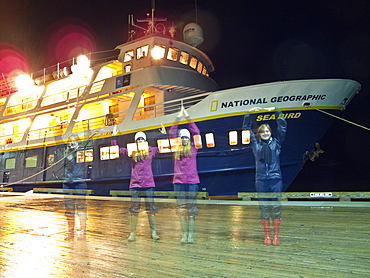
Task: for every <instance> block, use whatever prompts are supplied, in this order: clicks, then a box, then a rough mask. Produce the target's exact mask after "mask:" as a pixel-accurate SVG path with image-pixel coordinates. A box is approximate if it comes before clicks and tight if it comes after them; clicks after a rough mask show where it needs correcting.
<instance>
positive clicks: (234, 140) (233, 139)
mask: <svg viewBox="0 0 370 278" xmlns="http://www.w3.org/2000/svg"><path fill="white" fill-rule="evenodd" d="M229 144H230V145H231V146H235V145H237V144H238V132H237V131H235V130H233V131H229Z"/></svg>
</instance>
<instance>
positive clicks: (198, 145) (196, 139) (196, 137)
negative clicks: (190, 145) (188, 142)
mask: <svg viewBox="0 0 370 278" xmlns="http://www.w3.org/2000/svg"><path fill="white" fill-rule="evenodd" d="M193 140H194V146H195V148H196V149H201V148H202V147H203V145H202V137H201V136H200V134H196V135H194V136H193Z"/></svg>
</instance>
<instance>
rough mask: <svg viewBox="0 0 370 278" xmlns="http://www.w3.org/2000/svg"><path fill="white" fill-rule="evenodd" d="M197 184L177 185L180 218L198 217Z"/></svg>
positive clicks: (175, 185) (175, 187) (175, 188)
mask: <svg viewBox="0 0 370 278" xmlns="http://www.w3.org/2000/svg"><path fill="white" fill-rule="evenodd" d="M198 187H199V186H198V184H197V183H175V184H174V190H175V193H176V200H177V212H176V214H177V215H178V216H180V217H184V216H197V215H198V209H197V207H196V205H197V194H198Z"/></svg>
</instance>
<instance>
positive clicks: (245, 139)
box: [242, 130, 251, 145]
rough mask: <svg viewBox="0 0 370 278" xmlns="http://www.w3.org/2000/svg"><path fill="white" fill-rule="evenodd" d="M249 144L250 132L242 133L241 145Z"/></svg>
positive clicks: (244, 131)
mask: <svg viewBox="0 0 370 278" xmlns="http://www.w3.org/2000/svg"><path fill="white" fill-rule="evenodd" d="M250 142H251V133H250V130H243V131H242V144H244V145H247V144H249V143H250Z"/></svg>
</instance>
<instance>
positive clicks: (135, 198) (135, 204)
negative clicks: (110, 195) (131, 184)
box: [129, 187, 158, 216]
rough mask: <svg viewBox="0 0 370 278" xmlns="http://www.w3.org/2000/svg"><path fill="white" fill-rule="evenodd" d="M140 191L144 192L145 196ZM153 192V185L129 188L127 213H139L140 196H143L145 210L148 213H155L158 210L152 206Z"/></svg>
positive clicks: (135, 214)
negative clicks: (129, 198) (129, 204)
mask: <svg viewBox="0 0 370 278" xmlns="http://www.w3.org/2000/svg"><path fill="white" fill-rule="evenodd" d="M142 192H145V195H146V196H142ZM153 192H154V187H148V188H139V187H135V188H130V193H131V206H130V208H129V214H130V215H134V216H137V215H138V214H139V212H140V199H141V197H144V200H145V211H146V212H147V213H148V214H150V215H154V214H156V213H157V212H158V209H157V208H156V207H155V206H154V198H153Z"/></svg>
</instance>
